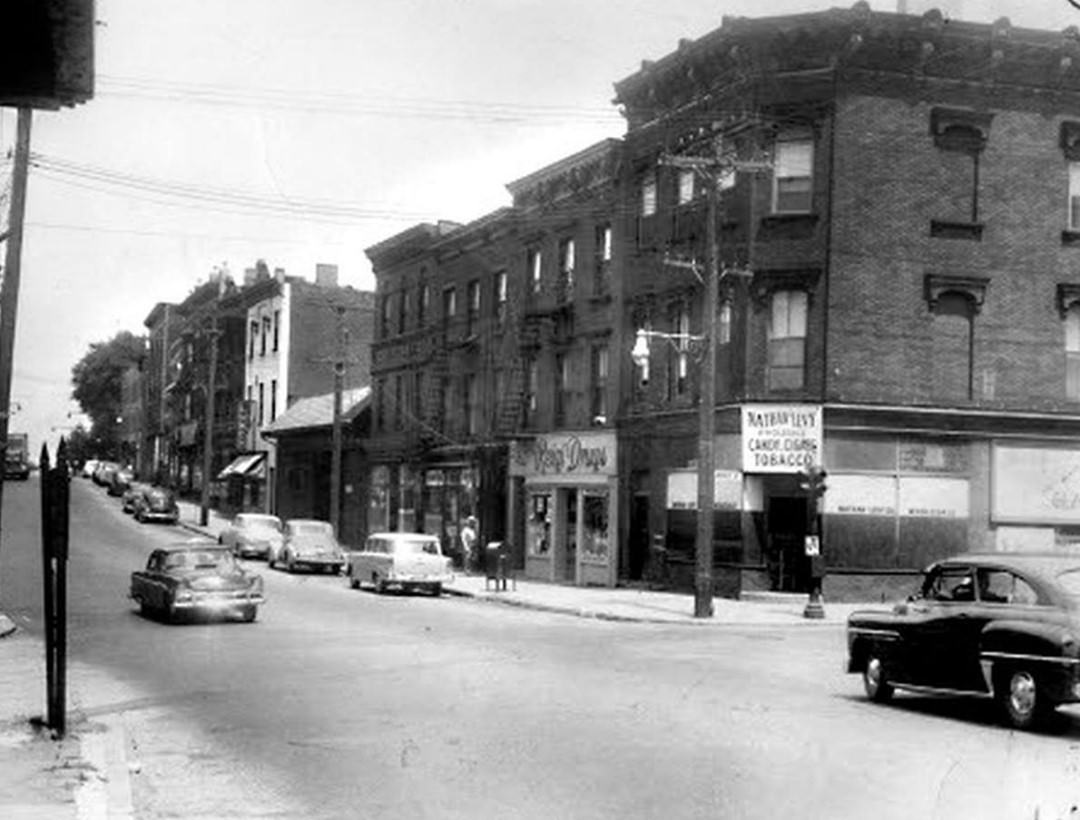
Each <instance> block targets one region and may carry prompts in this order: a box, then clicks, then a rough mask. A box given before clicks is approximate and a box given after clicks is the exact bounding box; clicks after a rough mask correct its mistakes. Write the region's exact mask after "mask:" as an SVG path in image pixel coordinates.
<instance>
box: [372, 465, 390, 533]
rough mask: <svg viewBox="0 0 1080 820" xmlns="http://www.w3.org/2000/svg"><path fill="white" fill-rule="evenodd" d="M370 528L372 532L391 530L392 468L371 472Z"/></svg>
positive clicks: (383, 467) (384, 467)
mask: <svg viewBox="0 0 1080 820" xmlns="http://www.w3.org/2000/svg"><path fill="white" fill-rule="evenodd" d="M368 528H369V529H370V530H371V531H372V532H380V531H385V530H388V529H390V468H389V467H386V466H380V467H374V468H372V470H371V494H370V500H369V509H368Z"/></svg>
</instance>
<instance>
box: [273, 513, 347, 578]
mask: <svg viewBox="0 0 1080 820" xmlns="http://www.w3.org/2000/svg"><path fill="white" fill-rule="evenodd" d="M266 560H267V564H268V565H269V566H270V567H274V566H277V565H280V564H284V565H285V569H287V570H288V571H289V572H296V570H298V569H301V568H304V569H310V570H316V571H319V570H328V571H329V572H332V573H333V574H335V575H336V574H338V573H339V572H341V568H342V567H343V566H345V553H344V552H342V550H341V545H340V544H339V543H338V541H337V538H336V537H335V536H334V528H333V527H332V526H330V524H329V523H328V522H326V521H317V520H315V519H313V518H290V519H289V520H288V521H286V522H285V532H284V539H283V540H282V543H281V546H280V547H276V546H275V545H273V544H271V545H270V553H269V555H268V556H267V558H266Z"/></svg>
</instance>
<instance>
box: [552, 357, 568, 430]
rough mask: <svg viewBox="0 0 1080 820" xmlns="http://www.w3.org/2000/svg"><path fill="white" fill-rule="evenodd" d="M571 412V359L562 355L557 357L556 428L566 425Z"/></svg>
mask: <svg viewBox="0 0 1080 820" xmlns="http://www.w3.org/2000/svg"><path fill="white" fill-rule="evenodd" d="M569 411H570V357H569V356H567V355H566V354H565V353H560V354H558V355H557V356H556V357H555V426H556V427H562V426H564V425H565V424H566V418H567V414H568V413H569Z"/></svg>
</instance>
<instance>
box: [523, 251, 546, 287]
mask: <svg viewBox="0 0 1080 820" xmlns="http://www.w3.org/2000/svg"><path fill="white" fill-rule="evenodd" d="M526 264H527V265H528V268H529V292H530V293H532V294H533V295H537V294H539V293H540V284H541V281H542V280H541V276H542V275H543V269H544V258H543V255H542V254H541V253H540V249H539V248H532V249H530V250H529V253H528V255H527V256H526Z"/></svg>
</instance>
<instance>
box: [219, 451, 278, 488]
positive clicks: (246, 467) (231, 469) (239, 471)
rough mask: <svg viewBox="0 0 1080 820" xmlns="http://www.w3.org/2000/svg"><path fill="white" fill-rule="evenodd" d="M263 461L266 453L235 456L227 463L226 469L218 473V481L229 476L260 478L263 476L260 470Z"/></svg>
mask: <svg viewBox="0 0 1080 820" xmlns="http://www.w3.org/2000/svg"><path fill="white" fill-rule="evenodd" d="M265 460H266V453H246V454H245V455H242V456H237V457H236V458H234V459H233V460H232V461H231V462H230V463H229V466H228V467H226V468H225V469H224V470H222V471H221V472H220V473H218V475H217V477H218V480H219V481H220V480H221V479H224V478H228V477H229V476H231V475H235V476H249V477H251V478H260V477H261V476H262V475H263V469H262V468H263V463H264V462H265Z"/></svg>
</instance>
